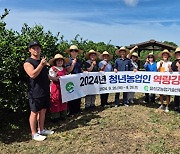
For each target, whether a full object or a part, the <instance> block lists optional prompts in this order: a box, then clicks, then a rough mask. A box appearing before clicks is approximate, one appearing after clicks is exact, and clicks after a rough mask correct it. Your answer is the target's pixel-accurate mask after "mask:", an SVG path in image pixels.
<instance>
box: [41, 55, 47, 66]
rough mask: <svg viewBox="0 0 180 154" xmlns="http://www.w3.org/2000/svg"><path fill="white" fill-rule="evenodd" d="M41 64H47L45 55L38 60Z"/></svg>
mask: <svg viewBox="0 0 180 154" xmlns="http://www.w3.org/2000/svg"><path fill="white" fill-rule="evenodd" d="M40 64H41V65H43V66H45V65H46V64H47V61H46V57H43V58H42V59H41V62H40Z"/></svg>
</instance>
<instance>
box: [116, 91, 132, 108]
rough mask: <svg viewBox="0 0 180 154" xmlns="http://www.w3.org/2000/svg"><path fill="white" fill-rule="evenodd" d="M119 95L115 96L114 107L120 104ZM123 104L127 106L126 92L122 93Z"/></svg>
mask: <svg viewBox="0 0 180 154" xmlns="http://www.w3.org/2000/svg"><path fill="white" fill-rule="evenodd" d="M119 95H120V93H116V94H115V104H116V105H119V103H120V102H119V101H120V100H119ZM123 104H129V102H128V99H127V92H123Z"/></svg>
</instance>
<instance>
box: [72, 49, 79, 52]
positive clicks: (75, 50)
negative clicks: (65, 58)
mask: <svg viewBox="0 0 180 154" xmlns="http://www.w3.org/2000/svg"><path fill="white" fill-rule="evenodd" d="M73 51H74V52H78V50H77V49H71V50H70V52H73Z"/></svg>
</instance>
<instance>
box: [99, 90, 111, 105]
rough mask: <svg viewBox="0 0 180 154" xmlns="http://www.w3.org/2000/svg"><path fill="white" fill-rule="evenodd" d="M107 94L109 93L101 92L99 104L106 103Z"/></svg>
mask: <svg viewBox="0 0 180 154" xmlns="http://www.w3.org/2000/svg"><path fill="white" fill-rule="evenodd" d="M108 96H109V94H108V93H107V94H101V95H100V97H101V106H104V105H107V101H108Z"/></svg>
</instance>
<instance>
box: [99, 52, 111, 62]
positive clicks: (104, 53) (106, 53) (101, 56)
mask: <svg viewBox="0 0 180 154" xmlns="http://www.w3.org/2000/svg"><path fill="white" fill-rule="evenodd" d="M104 55H108V57H109V59H108V60H111V59H113V55H110V54H109V52H107V51H104V52H103V53H102V54H101V55H100V56H99V59H101V60H103V56H104Z"/></svg>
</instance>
